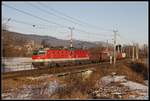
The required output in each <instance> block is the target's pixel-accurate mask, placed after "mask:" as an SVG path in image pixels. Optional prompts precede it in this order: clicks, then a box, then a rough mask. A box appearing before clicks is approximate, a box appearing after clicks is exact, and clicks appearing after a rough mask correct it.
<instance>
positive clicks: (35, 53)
mask: <svg viewBox="0 0 150 101" xmlns="http://www.w3.org/2000/svg"><path fill="white" fill-rule="evenodd" d="M32 54H33V55H39V54H45V51H43V50H34V51H33V53H32Z"/></svg>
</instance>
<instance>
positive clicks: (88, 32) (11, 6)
mask: <svg viewBox="0 0 150 101" xmlns="http://www.w3.org/2000/svg"><path fill="white" fill-rule="evenodd" d="M3 5H4V6H6V7H8V8H11V9H14V10H16V11H18V12H21V13H23V14H26V15H29V16H32V17H35V18H37V19H40V20H42V21H45V22H50V23H53V24H56V25H59V26H61V27H67V28H68V26H64V25H61V24H58V23H55V22H51V21H49V20H47V19H43V18H41V17H39V16H35V15H33V14H31V13H28V12H25V11H23V10H19V9H17V8H15V7H12V6H8V5H6V4H3ZM24 24H25V23H24ZM26 24H27V23H26ZM76 30H78V31H82V32H85V33H89V32H87V31H83V30H81V29H76ZM90 34H91V33H90Z"/></svg>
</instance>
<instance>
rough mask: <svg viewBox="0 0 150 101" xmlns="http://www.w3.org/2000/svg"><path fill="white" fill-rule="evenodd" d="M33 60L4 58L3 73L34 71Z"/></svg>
mask: <svg viewBox="0 0 150 101" xmlns="http://www.w3.org/2000/svg"><path fill="white" fill-rule="evenodd" d="M31 63H32V58H27V57H13V58H2V66H1V71H2V72H9V71H19V70H28V69H33V67H32V64H31Z"/></svg>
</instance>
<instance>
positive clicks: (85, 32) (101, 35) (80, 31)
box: [75, 28, 112, 36]
mask: <svg viewBox="0 0 150 101" xmlns="http://www.w3.org/2000/svg"><path fill="white" fill-rule="evenodd" d="M75 30H76V31H80V32H83V33H89V34H96V35H101V36H112V35H106V34H101V33H93V32H88V31H84V30H81V29H77V28H76V29H75Z"/></svg>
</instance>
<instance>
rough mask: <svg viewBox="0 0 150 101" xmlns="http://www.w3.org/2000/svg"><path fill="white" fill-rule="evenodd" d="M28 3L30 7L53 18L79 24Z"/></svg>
mask: <svg viewBox="0 0 150 101" xmlns="http://www.w3.org/2000/svg"><path fill="white" fill-rule="evenodd" d="M26 3H27V4H29V5H30V6H32V7H34V8H36V9H39V10H40V11H42V12H44V13H46V14H48V15H53V16H56V17H58V18H61V19H63V20H65V21H68V22H71V23H74V24H79V23H77V22H74V21H72V20H69V19H66V18H64V17H62V16H58V15H56V14H54V13H52V12H50V11H49V10H46V9H43V8H41V7H38V6H36V5H34V4H31V3H28V2H26ZM43 7H45V6H43Z"/></svg>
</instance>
